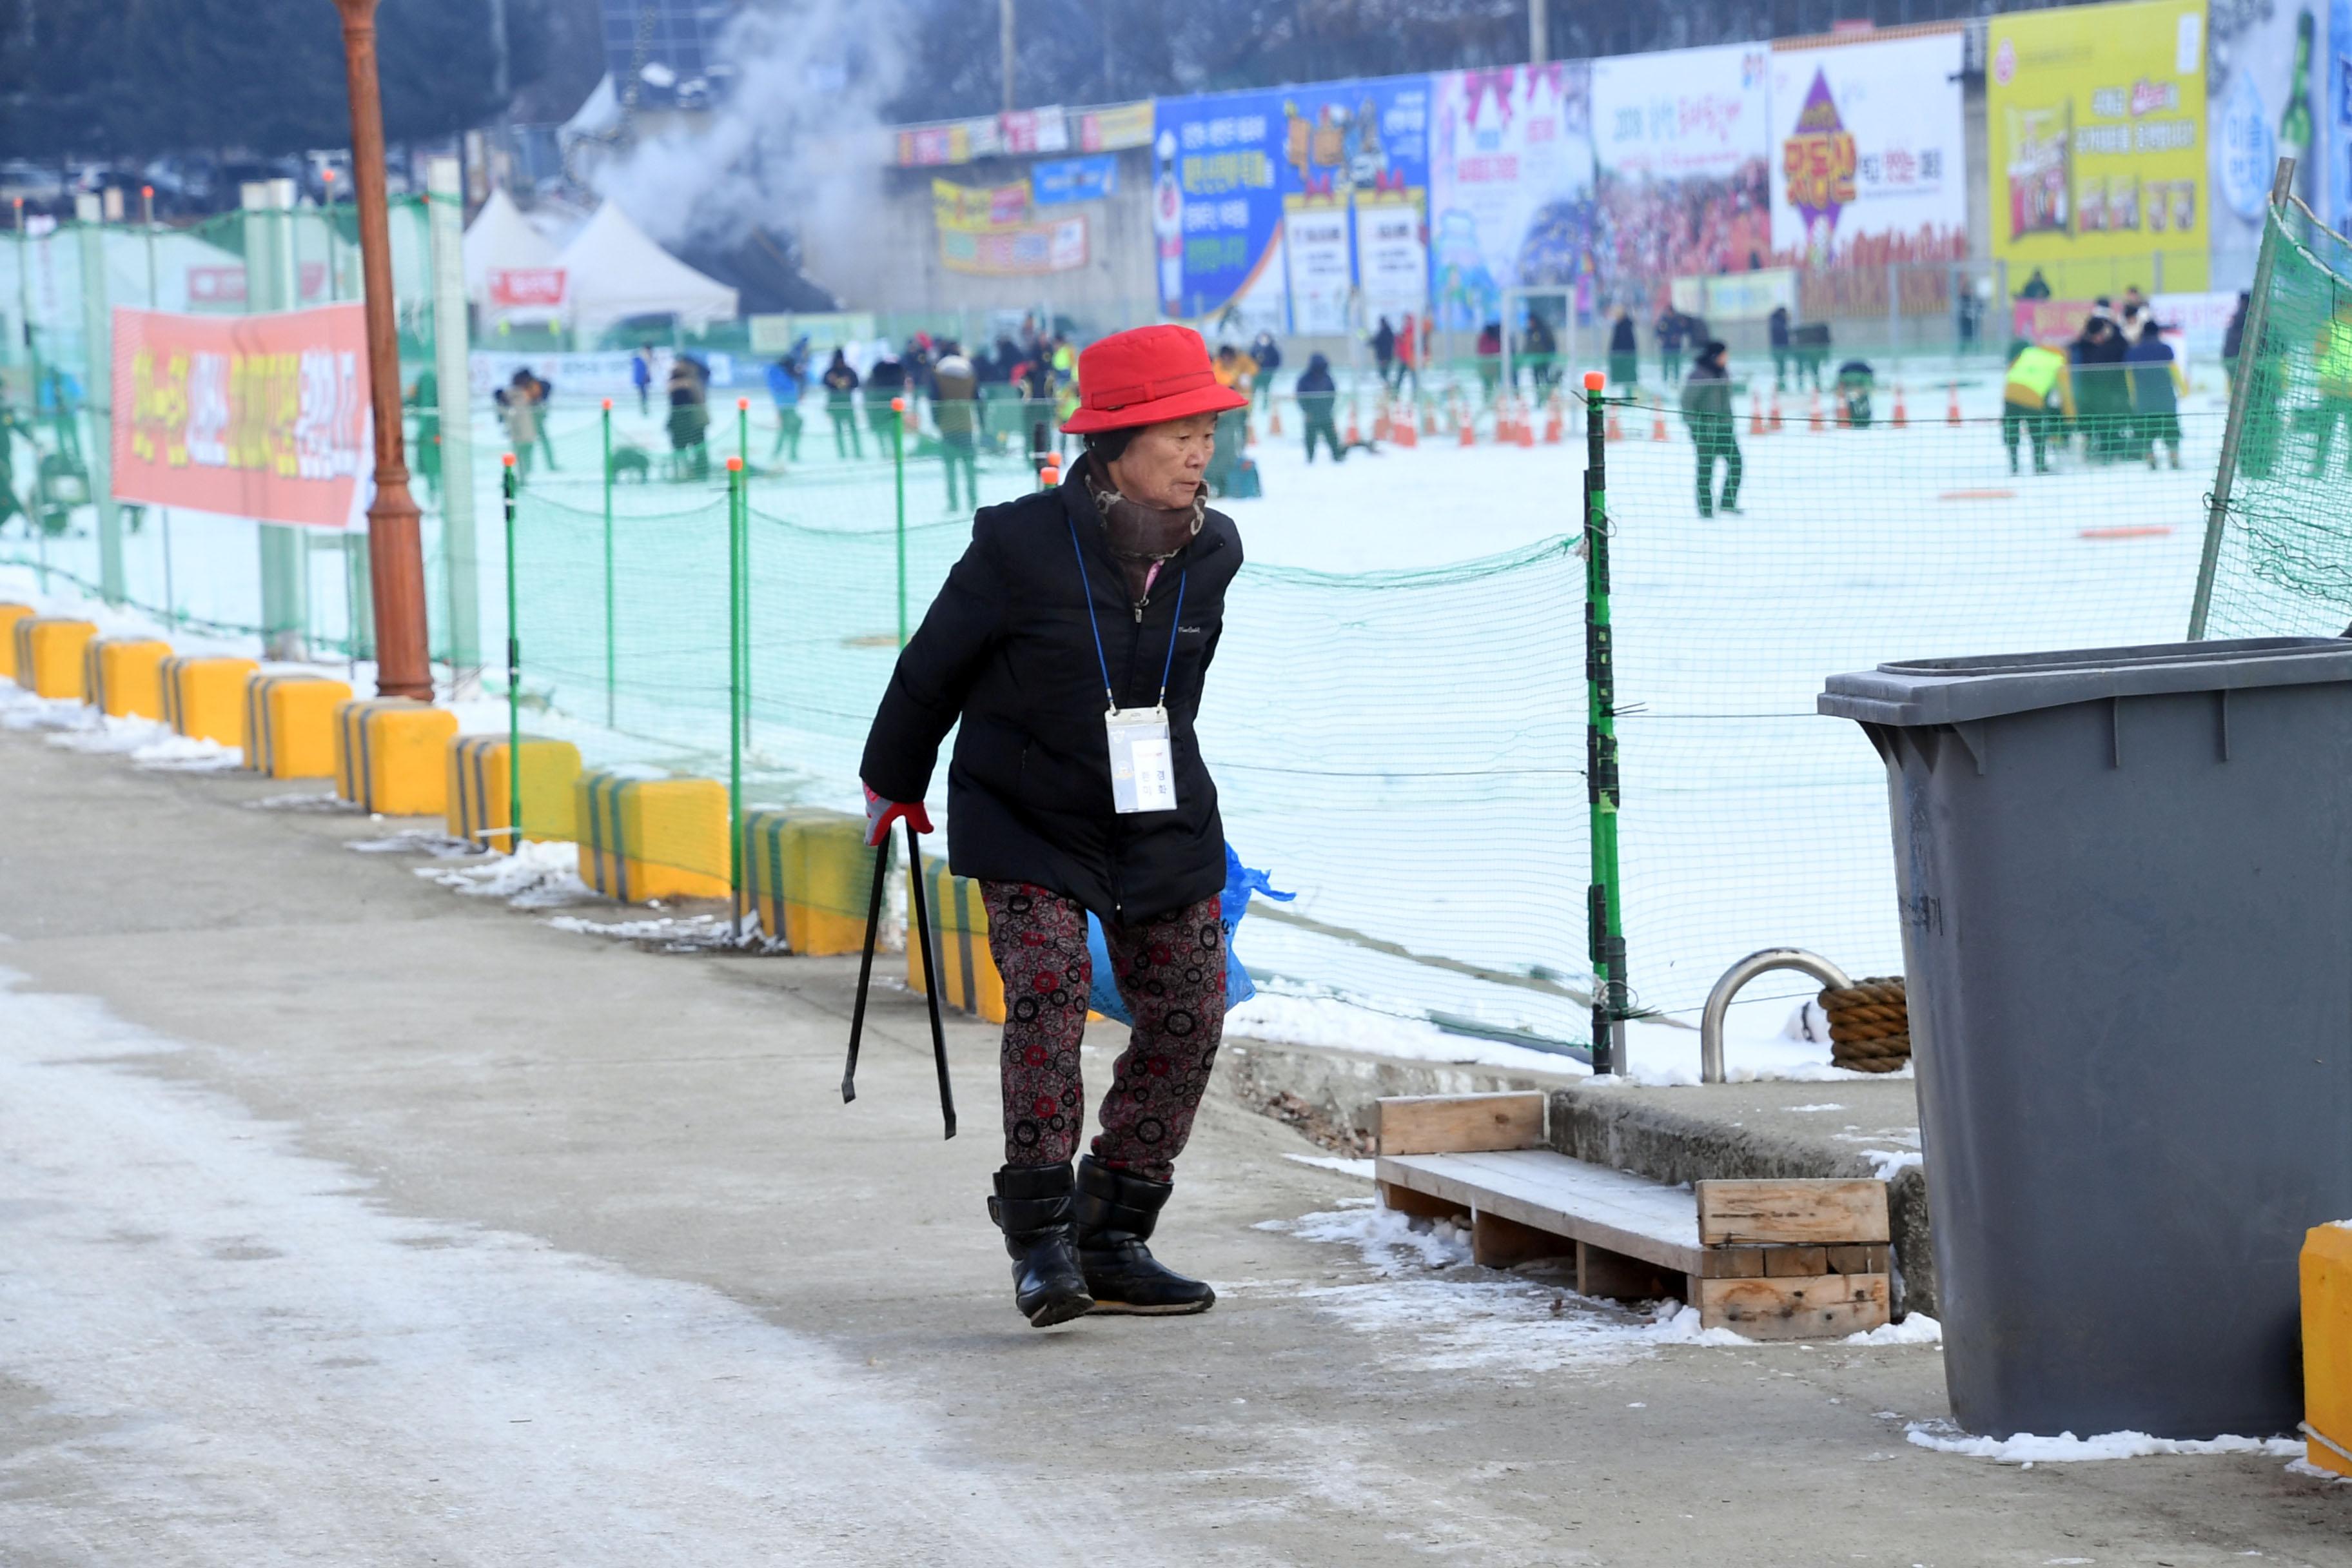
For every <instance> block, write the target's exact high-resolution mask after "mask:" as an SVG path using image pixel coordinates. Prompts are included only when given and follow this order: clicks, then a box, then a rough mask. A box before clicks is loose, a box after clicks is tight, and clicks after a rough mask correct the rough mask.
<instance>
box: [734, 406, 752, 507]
mask: <svg viewBox="0 0 2352 1568" xmlns="http://www.w3.org/2000/svg"><path fill="white" fill-rule="evenodd" d="M735 451H736V454H737V455H738V456H739V457H740V458H742V459H743V483H744V486H745V492H744V493H745V494H746V495H747V496H748V495H749V494H750V488H749V487H750V485H751V399H750V398H748V397H739V398H737V399H736V400H735Z"/></svg>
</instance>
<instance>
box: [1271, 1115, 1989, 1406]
mask: <svg viewBox="0 0 2352 1568" xmlns="http://www.w3.org/2000/svg"><path fill="white" fill-rule="evenodd" d="M1291 1158H1293V1159H1295V1160H1298V1161H1300V1162H1301V1163H1306V1164H1314V1165H1328V1166H1329V1167H1331V1168H1333V1169H1339V1168H1341V1167H1344V1166H1348V1165H1352V1164H1368V1163H1370V1162H1361V1161H1354V1162H1351V1161H1339V1160H1331V1161H1322V1160H1317V1159H1315V1158H1313V1157H1311V1156H1307V1155H1292V1156H1291ZM1258 1228H1260V1229H1261V1230H1276V1231H1283V1232H1286V1233H1288V1234H1290V1235H1293V1236H1297V1237H1300V1238H1302V1239H1304V1240H1307V1241H1316V1242H1322V1243H1325V1244H1327V1245H1329V1246H1335V1247H1346V1248H1349V1250H1351V1251H1353V1252H1354V1253H1355V1255H1356V1257H1357V1258H1358V1259H1359V1260H1360V1262H1361V1263H1362V1264H1363V1266H1364V1267H1365V1268H1366V1269H1368V1270H1369V1271H1370V1275H1371V1278H1370V1279H1369V1280H1366V1281H1363V1282H1360V1283H1354V1284H1346V1285H1335V1286H1323V1287H1315V1288H1310V1289H1304V1290H1298V1289H1296V1288H1294V1287H1289V1286H1286V1287H1284V1289H1286V1291H1291V1292H1292V1293H1296V1294H1300V1295H1303V1296H1304V1297H1305V1298H1306V1299H1307V1300H1312V1301H1314V1302H1315V1303H1316V1304H1317V1305H1318V1306H1319V1307H1320V1308H1322V1309H1323V1310H1326V1311H1328V1312H1330V1313H1331V1314H1332V1315H1333V1316H1335V1317H1337V1318H1338V1319H1339V1321H1342V1322H1343V1323H1346V1324H1347V1325H1348V1326H1349V1327H1350V1328H1353V1329H1357V1330H1359V1331H1363V1332H1366V1333H1370V1332H1375V1331H1390V1330H1394V1329H1398V1328H1402V1329H1405V1330H1408V1331H1411V1333H1412V1347H1413V1348H1412V1350H1411V1351H1410V1352H1403V1353H1404V1354H1406V1355H1407V1356H1408V1357H1409V1358H1410V1359H1411V1360H1412V1362H1413V1363H1415V1364H1416V1365H1421V1366H1426V1367H1431V1368H1434V1369H1437V1370H1441V1371H1443V1370H1470V1369H1493V1368H1509V1369H1515V1370H1517V1371H1522V1372H1531V1371H1538V1370H1549V1369H1553V1368H1559V1367H1576V1366H1594V1365H1609V1364H1617V1363H1624V1362H1629V1361H1636V1360H1640V1359H1642V1358H1644V1357H1647V1356H1651V1355H1654V1354H1656V1353H1657V1352H1659V1351H1660V1350H1662V1349H1664V1348H1666V1347H1668V1346H1675V1345H1697V1346H1709V1347H1714V1348H1717V1349H1721V1348H1745V1349H1753V1348H1755V1346H1756V1343H1757V1342H1755V1341H1753V1340H1749V1339H1748V1338H1746V1337H1744V1336H1742V1335H1740V1334H1738V1333H1735V1332H1733V1331H1730V1330H1728V1329H1706V1328H1701V1327H1700V1326H1699V1314H1698V1310H1697V1309H1696V1308H1695V1307H1688V1306H1684V1305H1682V1304H1681V1303H1678V1302H1675V1301H1661V1302H1652V1303H1648V1304H1646V1305H1643V1306H1637V1307H1627V1306H1622V1305H1620V1304H1618V1303H1616V1302H1612V1301H1603V1300H1596V1299H1594V1298H1592V1297H1589V1296H1580V1295H1578V1294H1577V1293H1576V1290H1575V1283H1574V1282H1575V1271H1574V1268H1573V1267H1572V1266H1571V1265H1566V1264H1564V1263H1548V1262H1538V1263H1530V1264H1525V1265H1522V1266H1521V1267H1519V1268H1515V1269H1509V1270H1498V1269H1490V1268H1479V1267H1478V1266H1477V1265H1476V1264H1475V1263H1473V1262H1472V1261H1471V1258H1470V1233H1469V1231H1468V1229H1467V1228H1466V1227H1465V1226H1461V1225H1457V1224H1455V1223H1454V1222H1453V1221H1451V1220H1444V1219H1440V1220H1434V1221H1433V1220H1429V1219H1422V1218H1415V1217H1412V1216H1410V1215H1403V1214H1400V1213H1398V1212H1397V1211H1395V1210H1393V1209H1390V1208H1385V1207H1382V1206H1381V1205H1380V1204H1379V1203H1378V1202H1377V1200H1375V1199H1372V1198H1369V1197H1366V1198H1354V1199H1347V1200H1343V1201H1342V1203H1341V1204H1340V1205H1339V1207H1338V1208H1336V1209H1331V1210H1328V1211H1323V1212H1318V1213H1315V1214H1308V1215H1301V1216H1300V1217H1299V1218H1297V1219H1296V1220H1267V1221H1265V1222H1264V1223H1263V1224H1261V1225H1260V1226H1259V1227H1258ZM1255 1288H1262V1287H1249V1286H1245V1287H1244V1289H1255ZM1942 1338H1943V1331H1942V1328H1941V1326H1940V1325H1939V1324H1938V1323H1937V1321H1936V1320H1935V1319H1933V1318H1929V1317H1926V1316H1923V1315H1916V1314H1915V1315H1914V1316H1912V1317H1911V1318H1908V1319H1906V1320H1905V1321H1903V1322H1901V1323H1891V1324H1888V1325H1886V1326H1885V1327H1884V1328H1880V1329H1874V1330H1872V1331H1869V1332H1868V1333H1857V1334H1852V1335H1849V1336H1847V1338H1846V1340H1845V1343H1847V1344H1853V1345H1868V1346H1898V1347H1899V1346H1915V1345H1933V1344H1937V1343H1940V1342H1941V1341H1942Z"/></svg>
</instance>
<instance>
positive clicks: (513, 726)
mask: <svg viewBox="0 0 2352 1568" xmlns="http://www.w3.org/2000/svg"><path fill="white" fill-rule="evenodd" d="M499 484H500V487H501V489H502V491H503V493H504V495H505V497H506V503H507V504H506V511H507V853H508V854H509V855H520V854H521V853H522V627H521V626H520V622H519V620H518V611H517V605H518V604H519V603H520V595H519V594H518V593H517V591H516V584H517V581H518V579H520V576H521V575H522V574H520V572H518V571H516V570H515V460H514V454H513V453H512V452H509V453H507V454H506V467H505V468H502V469H501V470H499Z"/></svg>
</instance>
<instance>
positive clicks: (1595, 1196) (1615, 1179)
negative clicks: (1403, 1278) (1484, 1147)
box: [1374, 1149, 1706, 1274]
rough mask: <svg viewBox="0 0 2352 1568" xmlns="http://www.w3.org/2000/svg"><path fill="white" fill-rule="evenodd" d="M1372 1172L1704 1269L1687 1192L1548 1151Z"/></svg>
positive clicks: (1434, 1160)
mask: <svg viewBox="0 0 2352 1568" xmlns="http://www.w3.org/2000/svg"><path fill="white" fill-rule="evenodd" d="M1374 1173H1375V1175H1376V1176H1377V1177H1378V1179H1379V1180H1380V1181H1381V1182H1383V1183H1386V1184H1390V1185H1392V1186H1398V1187H1404V1188H1408V1189H1410V1190H1412V1191H1413V1192H1416V1193H1421V1194H1426V1195H1429V1196H1432V1197H1438V1198H1444V1199H1448V1200H1451V1201H1452V1202H1454V1203H1458V1204H1463V1205H1468V1206H1470V1207H1473V1208H1475V1209H1476V1210H1478V1211H1479V1212H1480V1213H1482V1214H1487V1213H1491V1214H1498V1215H1502V1216H1503V1217H1504V1218H1506V1219H1510V1220H1516V1221H1517V1222H1518V1223H1519V1224H1521V1225H1528V1226H1535V1227H1536V1228H1537V1229H1538V1230H1546V1231H1549V1232H1551V1233H1552V1234H1554V1235H1556V1236H1564V1237H1570V1238H1571V1239H1573V1240H1577V1241H1585V1242H1591V1243H1593V1244H1595V1245H1597V1246H1600V1247H1607V1248H1608V1249H1610V1250H1611V1251H1612V1252H1622V1253H1624V1254H1626V1255H1627V1256H1629V1257H1633V1258H1643V1259H1645V1260H1646V1261H1648V1262H1651V1263H1654V1264H1656V1265H1658V1266H1660V1267H1661V1268H1666V1269H1668V1270H1670V1271H1672V1272H1675V1273H1683V1274H1696V1273H1699V1272H1701V1271H1702V1270H1703V1269H1704V1268H1705V1267H1706V1264H1705V1261H1704V1260H1705V1258H1706V1249H1705V1248H1703V1247H1700V1246H1699V1245H1698V1242H1697V1230H1698V1210H1697V1206H1696V1202H1695V1200H1693V1199H1692V1197H1691V1195H1690V1194H1688V1193H1685V1192H1683V1191H1682V1190H1681V1189H1679V1188H1675V1187H1668V1186H1665V1185H1664V1184H1660V1183H1656V1182H1650V1181H1645V1180H1644V1179H1643V1178H1642V1177H1639V1176H1629V1175H1626V1174H1625V1173H1622V1172H1620V1171H1610V1170H1604V1169H1602V1168H1601V1167H1600V1166H1597V1165H1588V1164H1585V1163H1583V1162H1581V1161H1579V1160H1571V1159H1570V1158H1569V1157H1568V1156H1567V1155H1565V1154H1557V1153H1554V1152H1551V1151H1550V1150H1548V1149H1534V1150H1525V1151H1521V1152H1515V1153H1475V1154H1415V1155H1388V1154H1383V1155H1381V1157H1380V1159H1379V1161H1378V1163H1377V1164H1376V1165H1375V1167H1374Z"/></svg>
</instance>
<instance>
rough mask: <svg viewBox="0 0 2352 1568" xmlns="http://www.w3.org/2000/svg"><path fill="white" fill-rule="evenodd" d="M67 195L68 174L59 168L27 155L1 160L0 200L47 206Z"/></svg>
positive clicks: (59, 201)
mask: <svg viewBox="0 0 2352 1568" xmlns="http://www.w3.org/2000/svg"><path fill="white" fill-rule="evenodd" d="M65 196H66V181H65V175H64V174H61V173H60V172H59V171H58V170H57V169H55V168H52V167H50V166H49V165H47V164H43V163H33V162H32V161H31V160H29V159H26V158H11V159H9V160H7V161H6V162H5V163H0V203H8V204H14V203H16V202H20V201H21V202H23V203H24V204H25V205H26V206H28V207H40V208H47V207H51V206H55V205H58V204H59V203H62V202H63V201H64V200H65Z"/></svg>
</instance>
